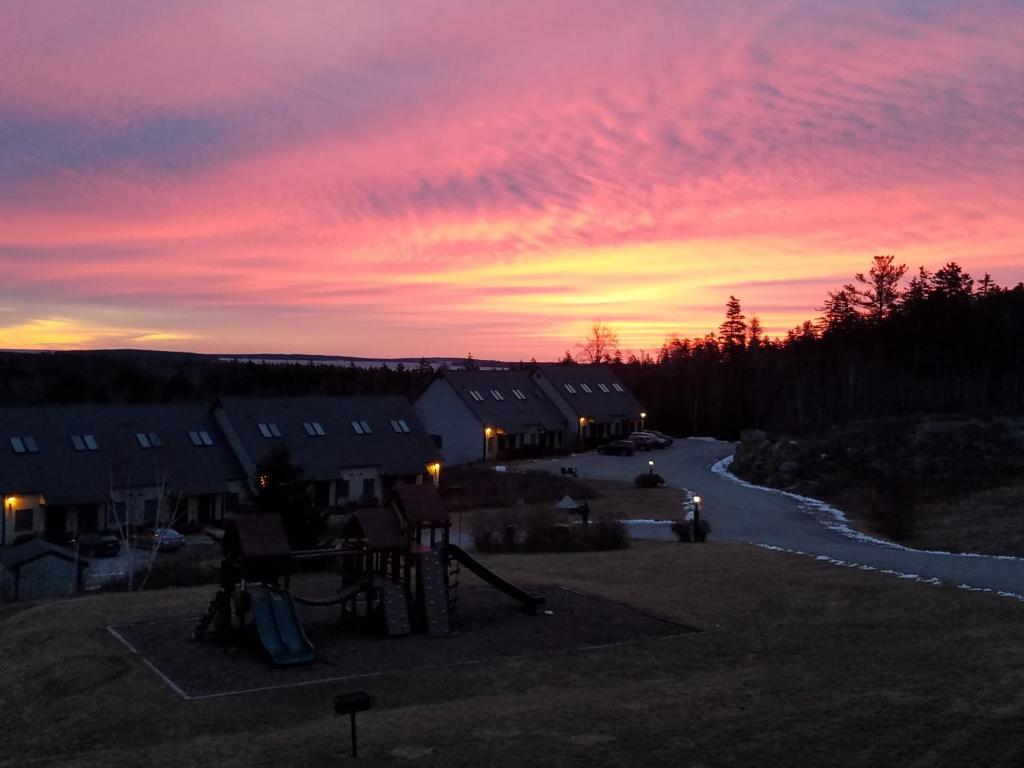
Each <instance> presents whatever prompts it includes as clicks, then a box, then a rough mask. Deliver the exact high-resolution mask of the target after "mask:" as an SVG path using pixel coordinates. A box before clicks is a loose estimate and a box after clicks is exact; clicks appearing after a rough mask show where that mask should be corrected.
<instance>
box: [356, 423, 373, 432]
mask: <svg viewBox="0 0 1024 768" xmlns="http://www.w3.org/2000/svg"><path fill="white" fill-rule="evenodd" d="M359 426H361V427H362V428H363V432H365V433H366V434H368V435H372V434H373V430H372V429H370V425H369V424H367V423H366V422H365V421H360V422H359Z"/></svg>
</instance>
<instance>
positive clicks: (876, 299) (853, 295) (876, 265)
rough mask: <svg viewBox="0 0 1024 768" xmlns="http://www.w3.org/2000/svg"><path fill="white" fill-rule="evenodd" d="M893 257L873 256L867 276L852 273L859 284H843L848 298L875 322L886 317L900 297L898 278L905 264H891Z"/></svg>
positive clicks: (861, 273) (902, 272)
mask: <svg viewBox="0 0 1024 768" xmlns="http://www.w3.org/2000/svg"><path fill="white" fill-rule="evenodd" d="M894 259H895V257H894V256H875V258H874V262H873V263H872V265H871V269H870V270H869V271H868V276H867V277H865V276H864V273H863V272H858V273H857V274H856V275H854V279H855V280H856V281H857V283H859V286H857V285H854V284H852V283H847V284H846V285H844V286H843V288H844V290H845V291H846V292H847V293H848V294H849V295H850V299H851V300H852V301H853V302H854V303H855V304H856V305H857V306H859V307H862V308H863V309H864V310H865V311H866V312H867V315H868V317H869V318H870V319H871V320H872V321H874V322H876V323H879V322H881V321H882V320H884V319H885V318H886V317H888V316H889V314H890V313H891V312H892V310H893V309H894V308H895V307H896V305H897V304H898V302H899V299H900V287H899V286H900V280H902V279H903V275H904V274H906V272H907V265H906V264H900V265H896V264H893V260H894Z"/></svg>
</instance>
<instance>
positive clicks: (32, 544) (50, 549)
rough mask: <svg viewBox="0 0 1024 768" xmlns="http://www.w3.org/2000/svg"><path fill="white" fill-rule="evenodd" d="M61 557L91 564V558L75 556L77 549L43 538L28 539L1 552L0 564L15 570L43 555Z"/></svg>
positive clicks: (84, 564) (80, 564)
mask: <svg viewBox="0 0 1024 768" xmlns="http://www.w3.org/2000/svg"><path fill="white" fill-rule="evenodd" d="M51 555H52V556H53V557H59V558H61V559H62V560H67V561H68V562H71V563H73V562H76V561H77V562H78V564H79V566H81V567H85V566H87V565H89V560H88V559H87V558H84V557H77V558H76V557H75V551H74V550H73V549H68V548H67V547H59V546H57V545H56V544H51V543H50V542H48V541H44V540H43V539H32V540H30V541H26V542H25V543H24V544H19V545H18V546H16V547H11V548H10V549H7V550H5V551H3V552H0V566H2V567H4V568H7V569H10V570H14V569H16V568H20V567H21V566H23V565H25V564H26V563H31V562H32V561H33V560H38V559H39V558H41V557H48V556H51Z"/></svg>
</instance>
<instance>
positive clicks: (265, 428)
mask: <svg viewBox="0 0 1024 768" xmlns="http://www.w3.org/2000/svg"><path fill="white" fill-rule="evenodd" d="M259 428H260V434H261V435H263V436H264V437H280V436H281V430H280V429H278V428H277V424H274V423H273V422H270V421H268V422H267V423H266V424H260V425H259Z"/></svg>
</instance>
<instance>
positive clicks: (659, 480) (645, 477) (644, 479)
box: [633, 472, 665, 488]
mask: <svg viewBox="0 0 1024 768" xmlns="http://www.w3.org/2000/svg"><path fill="white" fill-rule="evenodd" d="M633 482H634V483H636V487H637V488H660V487H661V486H663V485H664V484H665V478H664V477H662V476H661V475H659V474H658V473H657V472H641V473H640V474H639V475H637V476H636V477H635V478H634V479H633Z"/></svg>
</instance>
